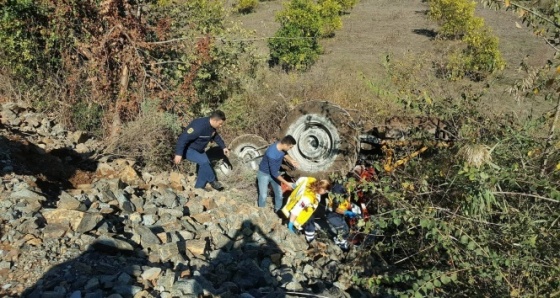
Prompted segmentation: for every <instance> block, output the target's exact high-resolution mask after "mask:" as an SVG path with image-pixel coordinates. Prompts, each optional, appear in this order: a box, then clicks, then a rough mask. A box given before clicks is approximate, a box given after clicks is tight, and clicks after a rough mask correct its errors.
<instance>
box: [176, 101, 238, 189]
mask: <svg viewBox="0 0 560 298" xmlns="http://www.w3.org/2000/svg"><path fill="white" fill-rule="evenodd" d="M224 121H226V115H225V114H224V112H222V111H220V110H216V111H214V112H212V114H211V115H210V117H202V118H197V119H194V120H193V121H192V122H191V123H190V124H189V125H188V126H187V127H186V128H185V130H184V131H183V133H181V135H180V136H179V140H178V141H177V145H176V146H175V158H174V159H173V161H174V162H175V164H178V163H180V162H181V160H182V159H183V158H186V159H187V160H189V161H192V162H194V163H196V164H197V165H198V172H197V178H196V183H195V185H194V187H195V188H204V187H205V186H206V183H210V186H212V188H214V189H215V190H218V191H221V190H223V189H224V187H223V186H222V185H221V184H220V182H218V181H216V174H214V170H213V169H212V166H211V165H210V160H209V159H208V156H207V155H206V152H205V149H206V145H208V143H209V142H210V141H212V140H213V141H214V142H216V144H218V146H220V148H222V150H223V151H224V155H226V156H228V155H229V150H228V148H227V147H226V145H225V143H224V140H222V138H221V137H220V135H219V134H218V132H217V131H216V129H218V128H220V127H221V126H222V125H223V124H224Z"/></svg>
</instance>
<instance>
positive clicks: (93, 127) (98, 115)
mask: <svg viewBox="0 0 560 298" xmlns="http://www.w3.org/2000/svg"><path fill="white" fill-rule="evenodd" d="M71 115H72V119H71V120H72V123H73V124H74V127H76V128H77V129H79V130H83V131H89V132H92V133H93V134H96V135H101V133H102V127H103V125H102V122H103V109H102V107H101V106H100V105H98V104H95V103H86V102H78V103H76V104H74V105H73V106H72V110H71Z"/></svg>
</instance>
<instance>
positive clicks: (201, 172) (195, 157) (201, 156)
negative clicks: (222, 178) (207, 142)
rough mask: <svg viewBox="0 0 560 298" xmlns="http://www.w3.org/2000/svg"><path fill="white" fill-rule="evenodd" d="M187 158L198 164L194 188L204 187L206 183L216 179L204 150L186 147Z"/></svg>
mask: <svg viewBox="0 0 560 298" xmlns="http://www.w3.org/2000/svg"><path fill="white" fill-rule="evenodd" d="M186 157H187V160H189V161H192V162H194V163H196V164H197V165H198V171H197V173H196V174H197V177H196V182H195V184H194V187H195V188H204V187H205V186H206V183H208V182H214V181H216V174H214V170H213V169H212V165H211V164H210V160H209V159H208V156H207V155H206V153H205V152H202V153H200V152H198V151H196V150H193V149H187V156H186Z"/></svg>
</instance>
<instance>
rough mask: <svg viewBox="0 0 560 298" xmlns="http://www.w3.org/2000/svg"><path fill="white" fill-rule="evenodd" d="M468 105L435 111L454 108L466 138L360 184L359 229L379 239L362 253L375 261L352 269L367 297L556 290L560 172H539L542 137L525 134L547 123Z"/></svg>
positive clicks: (526, 293)
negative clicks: (363, 204)
mask: <svg viewBox="0 0 560 298" xmlns="http://www.w3.org/2000/svg"><path fill="white" fill-rule="evenodd" d="M469 102H470V101H465V103H469ZM473 107H474V106H472V105H471V106H468V105H462V106H461V107H460V108H459V107H458V106H449V107H447V108H445V107H443V106H442V107H440V108H441V109H442V110H445V109H452V110H450V111H449V112H450V115H451V117H452V118H454V119H460V121H461V122H462V125H463V126H467V127H468V129H464V130H460V131H461V135H460V136H459V137H460V139H461V140H465V139H468V140H471V141H472V142H473V143H471V141H469V143H468V144H464V141H460V143H458V145H459V146H455V147H451V148H449V149H447V150H443V151H442V150H440V151H438V152H435V151H432V153H433V154H431V156H430V158H423V159H421V160H416V161H412V162H411V163H409V165H408V166H406V167H405V168H402V169H399V171H397V172H396V173H394V174H393V175H391V176H389V175H385V176H383V175H381V176H380V177H381V178H380V180H379V181H377V182H374V183H368V184H366V185H365V186H363V189H362V190H365V191H367V194H368V197H369V198H370V202H369V203H370V206H371V207H370V208H369V210H371V211H372V212H373V213H374V214H372V217H371V218H370V221H367V222H366V221H363V222H361V225H362V226H363V227H364V228H365V229H366V232H368V231H369V232H373V233H375V234H376V235H377V237H376V242H375V245H374V246H373V247H372V249H371V250H369V251H368V250H364V251H363V253H364V254H365V256H360V259H362V260H364V259H368V260H369V261H368V263H369V264H377V263H378V264H383V265H379V266H374V267H373V268H372V266H368V265H363V267H359V268H356V272H357V273H356V276H355V279H354V281H355V282H357V283H358V284H360V285H362V286H363V287H366V288H368V289H369V290H370V291H371V292H372V294H374V295H379V296H384V295H389V296H400V297H490V296H494V297H518V296H523V297H548V296H551V295H552V296H554V295H555V293H557V291H558V289H559V287H560V280H559V279H558V278H557V276H559V274H560V266H559V265H560V258H559V256H558V254H557V250H556V247H557V246H558V245H560V230H559V229H558V226H557V223H556V222H557V220H558V218H559V216H560V211H559V210H560V209H558V206H559V204H560V180H559V179H558V178H559V177H560V171H557V170H555V169H554V167H550V168H548V169H547V170H546V172H545V174H544V175H541V174H540V171H541V166H542V161H543V159H542V157H543V154H542V151H543V150H542V148H543V147H544V146H545V140H543V139H538V138H534V137H532V136H534V135H535V133H537V132H538V131H539V130H543V128H546V127H548V125H550V121H551V120H550V119H537V120H534V121H524V122H522V121H515V119H514V118H511V117H510V116H504V117H503V118H502V117H493V118H488V117H484V116H482V115H481V114H480V113H478V112H476V111H474V110H472V108H473ZM453 111H454V112H453ZM503 123H509V124H508V125H507V126H504V125H503ZM474 137H476V139H475V138H474ZM556 139H557V138H556ZM457 147H461V149H460V150H458V149H457ZM554 159H555V160H554V162H553V163H552V164H555V163H556V162H557V161H558V156H555V157H554Z"/></svg>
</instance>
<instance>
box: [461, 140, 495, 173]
mask: <svg viewBox="0 0 560 298" xmlns="http://www.w3.org/2000/svg"><path fill="white" fill-rule="evenodd" d="M458 156H459V157H461V158H462V159H463V160H464V161H465V162H466V163H467V164H468V165H470V166H474V167H477V168H479V167H480V166H482V165H484V164H487V163H489V162H490V161H492V155H491V150H490V148H489V147H488V146H485V145H480V144H469V145H465V146H463V147H461V149H459V152H458Z"/></svg>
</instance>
